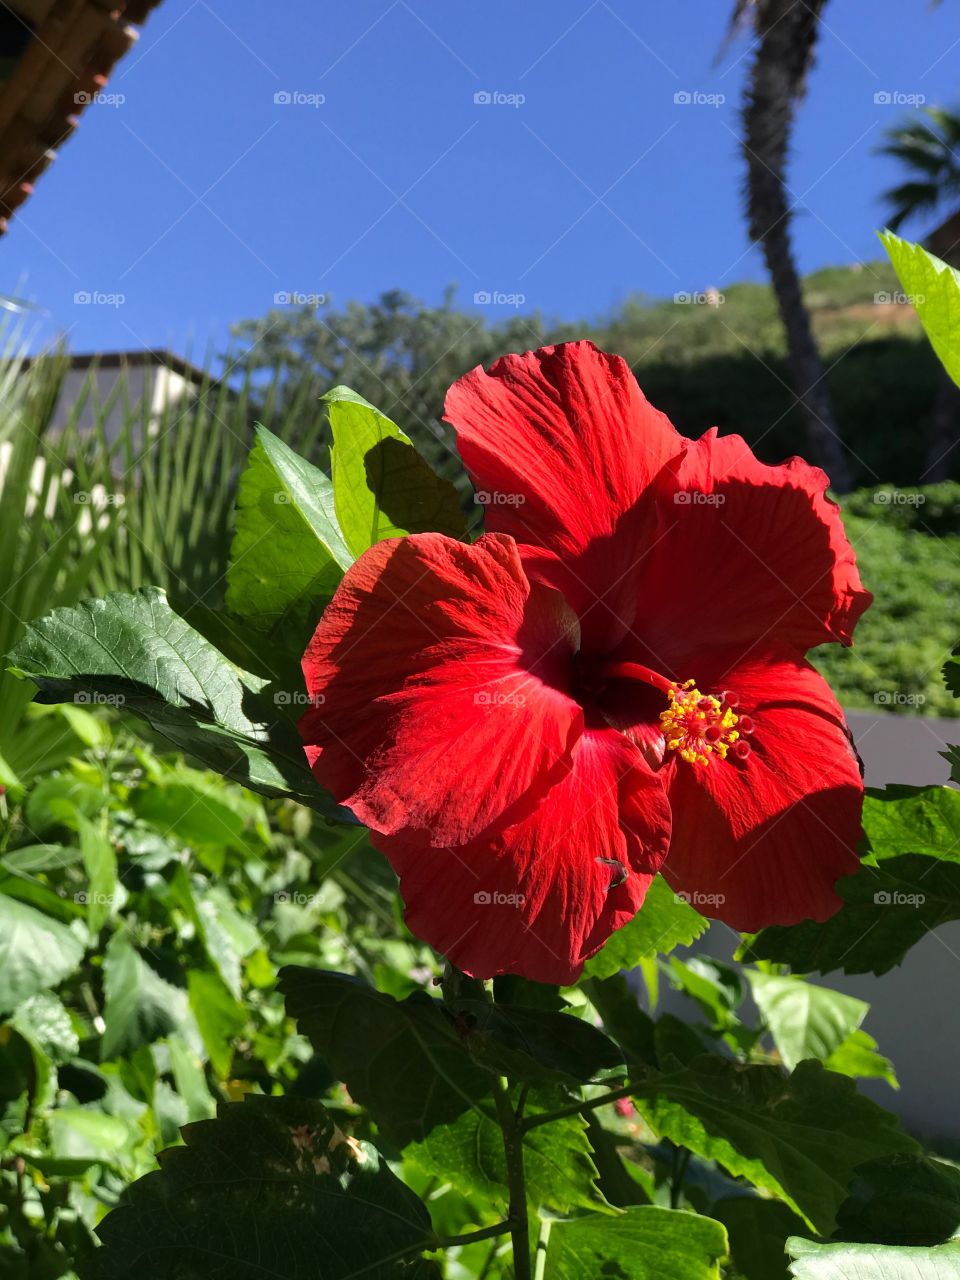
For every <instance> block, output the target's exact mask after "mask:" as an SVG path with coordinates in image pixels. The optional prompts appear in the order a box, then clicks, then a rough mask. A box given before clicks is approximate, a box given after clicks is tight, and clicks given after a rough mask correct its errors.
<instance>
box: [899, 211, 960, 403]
mask: <svg viewBox="0 0 960 1280" xmlns="http://www.w3.org/2000/svg"><path fill="white" fill-rule="evenodd" d="M880 239H881V241H882V242H883V247H884V248H885V249H886V251H887V253H888V254H889V255H890V261H891V262H892V263H893V268H894V270H895V271H896V273H897V275H898V276H899V277H900V283H901V284H902V285H903V288H904V291H905V292H906V293H907V294H908V295H909V296H910V301H911V302H912V303H913V306H914V308H915V309H916V312H917V315H918V316H919V317H920V323H921V324H922V325H923V327H924V329H925V330H926V334H927V337H928V338H929V339H930V342H931V345H932V346H933V349H934V351H935V352H936V353H937V356H938V357H939V359H940V362H941V364H942V365H943V367H944V368H945V369H946V371H947V373H949V375H950V377H951V378H952V379H953V380H954V382H956V383H957V385H958V386H960V272H957V271H955V270H954V269H953V267H950V266H948V265H947V263H945V262H943V261H941V259H940V258H936V257H934V255H933V254H932V253H929V252H928V251H927V250H926V249H924V248H923V247H922V246H921V245H919V244H912V243H911V242H910V241H909V240H902V239H901V238H900V237H899V236H895V235H894V234H893V232H892V231H882V232H881V233H880Z"/></svg>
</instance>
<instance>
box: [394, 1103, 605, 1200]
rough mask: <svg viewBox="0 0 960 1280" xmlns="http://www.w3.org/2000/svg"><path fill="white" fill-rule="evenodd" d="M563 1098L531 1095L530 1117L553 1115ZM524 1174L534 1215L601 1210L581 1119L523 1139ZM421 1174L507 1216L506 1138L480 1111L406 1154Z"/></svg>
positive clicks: (442, 1128)
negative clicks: (452, 1187)
mask: <svg viewBox="0 0 960 1280" xmlns="http://www.w3.org/2000/svg"><path fill="white" fill-rule="evenodd" d="M563 1101H564V1098H563V1096H562V1095H560V1094H557V1095H556V1096H553V1093H552V1091H547V1092H544V1093H543V1094H540V1093H539V1092H537V1091H534V1092H532V1093H531V1094H530V1095H529V1097H528V1101H527V1114H528V1115H534V1114H536V1112H537V1111H538V1110H539V1111H547V1110H551V1109H552V1108H553V1107H555V1106H556V1105H557V1104H558V1103H559V1104H562V1103H563ZM523 1150H524V1173H525V1184H526V1193H527V1200H528V1202H529V1204H530V1208H531V1211H533V1212H536V1210H537V1209H539V1208H543V1209H546V1210H550V1211H552V1212H556V1213H570V1212H573V1211H574V1210H576V1209H594V1210H596V1209H598V1208H601V1207H602V1206H603V1197H602V1196H601V1195H600V1193H599V1192H598V1190H597V1188H596V1185H595V1183H596V1178H597V1167H596V1165H595V1164H594V1162H593V1155H592V1152H591V1150H590V1143H589V1141H588V1139H587V1126H586V1123H585V1121H584V1120H583V1119H582V1117H580V1116H576V1115H574V1116H564V1117H563V1118H562V1119H559V1120H554V1121H551V1122H550V1124H542V1125H538V1126H537V1127H536V1128H535V1129H531V1130H530V1132H529V1134H527V1136H526V1137H525V1139H524V1143H523ZM404 1160H405V1161H406V1160H410V1161H412V1162H413V1164H415V1165H416V1166H417V1167H418V1168H419V1169H420V1170H422V1172H423V1173H425V1174H427V1175H429V1176H431V1177H435V1178H438V1179H440V1180H441V1181H442V1182H450V1183H452V1184H453V1186H455V1187H456V1188H457V1190H458V1191H460V1192H461V1194H463V1195H465V1196H469V1197H471V1198H473V1197H477V1198H479V1199H480V1200H481V1201H482V1202H483V1203H484V1204H486V1205H489V1206H490V1208H491V1210H492V1211H493V1212H494V1213H496V1214H497V1216H501V1217H502V1216H503V1215H505V1214H506V1212H507V1208H508V1204H507V1202H508V1198H509V1190H508V1186H507V1165H506V1160H505V1157H504V1151H503V1134H502V1132H501V1131H500V1126H499V1125H498V1124H497V1122H496V1121H495V1120H493V1119H491V1118H488V1117H487V1116H485V1115H483V1114H481V1113H479V1112H476V1111H467V1112H464V1114H463V1115H461V1116H460V1117H459V1118H458V1119H457V1120H456V1121H454V1122H453V1123H452V1124H444V1125H438V1126H437V1127H436V1128H434V1129H433V1130H432V1131H431V1132H430V1133H429V1134H428V1136H427V1137H426V1138H425V1139H424V1141H423V1142H418V1143H413V1144H411V1145H410V1146H408V1147H407V1148H406V1149H405V1151H404Z"/></svg>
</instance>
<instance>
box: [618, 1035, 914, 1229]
mask: <svg viewBox="0 0 960 1280" xmlns="http://www.w3.org/2000/svg"><path fill="white" fill-rule="evenodd" d="M632 1096H633V1099H634V1101H635V1103H636V1105H637V1107H638V1108H639V1110H640V1111H641V1112H642V1114H643V1115H644V1116H645V1117H646V1119H647V1120H648V1121H649V1123H650V1125H651V1126H652V1127H653V1129H654V1130H655V1131H656V1132H657V1133H659V1134H661V1135H662V1136H663V1137H666V1138H669V1139H670V1140H671V1142H674V1143H676V1144H677V1145H678V1146H683V1147H687V1148H689V1150H691V1151H694V1152H696V1153H697V1155H699V1156H701V1157H703V1158H705V1159H708V1160H716V1161H717V1162H718V1163H719V1164H720V1165H722V1166H723V1168H725V1169H727V1170H728V1171H729V1172H730V1173H732V1174H734V1175H735V1176H741V1177H745V1178H747V1179H748V1180H749V1181H750V1182H752V1183H753V1185H754V1186H757V1187H762V1188H764V1189H765V1190H768V1191H771V1192H773V1194H775V1195H777V1196H780V1197H781V1198H782V1199H783V1200H784V1201H785V1202H786V1204H787V1205H789V1207H790V1208H791V1209H794V1210H795V1211H796V1212H797V1213H799V1214H800V1215H801V1216H802V1217H803V1218H804V1219H805V1220H806V1221H807V1222H808V1223H809V1224H810V1226H811V1227H813V1228H814V1229H815V1230H817V1231H820V1232H821V1233H822V1234H829V1233H830V1231H831V1230H832V1229H833V1226H834V1223H835V1219H836V1214H837V1210H838V1209H839V1208H840V1206H841V1205H842V1203H843V1201H844V1199H845V1198H846V1189H847V1184H848V1183H849V1181H850V1179H851V1177H852V1176H853V1171H854V1169H855V1168H856V1167H857V1165H859V1164H862V1163H863V1162H864V1161H865V1160H870V1159H873V1158H875V1157H877V1156H881V1155H892V1154H894V1153H896V1152H900V1151H904V1152H911V1151H914V1150H916V1143H915V1142H914V1141H913V1139H911V1138H909V1137H907V1135H906V1134H904V1133H902V1132H901V1131H900V1129H899V1126H898V1125H897V1124H896V1122H895V1121H894V1119H893V1117H892V1116H891V1115H890V1114H889V1113H888V1112H885V1111H883V1110H882V1109H881V1108H880V1107H878V1106H877V1105H876V1103H873V1102H870V1101H869V1100H868V1099H867V1098H864V1097H861V1096H859V1095H858V1094H857V1093H856V1090H855V1087H854V1085H853V1082H852V1081H850V1080H847V1079H846V1078H844V1077H843V1076H838V1075H834V1074H833V1073H831V1072H828V1071H825V1070H824V1069H823V1067H821V1066H820V1064H819V1063H817V1062H809V1061H808V1062H802V1063H801V1064H800V1066H799V1067H798V1068H797V1069H796V1071H794V1072H793V1074H792V1075H790V1076H788V1075H786V1074H785V1073H784V1072H781V1071H780V1070H779V1069H778V1068H776V1067H764V1066H746V1067H743V1066H739V1065H737V1064H736V1063H732V1062H728V1061H725V1060H724V1059H722V1058H719V1057H716V1056H705V1057H702V1058H698V1059H695V1060H694V1062H692V1063H691V1064H690V1065H689V1066H688V1067H686V1068H684V1069H683V1070H681V1071H677V1072H672V1073H670V1074H665V1075H663V1076H658V1077H654V1078H652V1079H650V1080H649V1081H644V1082H643V1083H641V1084H639V1085H637V1086H636V1087H635V1088H634V1090H633V1094H632Z"/></svg>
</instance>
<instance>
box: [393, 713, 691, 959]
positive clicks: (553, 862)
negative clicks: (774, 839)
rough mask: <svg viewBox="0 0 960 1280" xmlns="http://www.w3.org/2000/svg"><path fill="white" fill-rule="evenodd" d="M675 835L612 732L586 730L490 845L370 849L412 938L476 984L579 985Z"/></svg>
mask: <svg viewBox="0 0 960 1280" xmlns="http://www.w3.org/2000/svg"><path fill="white" fill-rule="evenodd" d="M669 834H670V810H669V806H668V804H667V800H666V796H665V794H664V791H663V787H662V785H661V782H660V779H659V777H658V776H657V775H656V774H655V773H653V772H652V771H651V770H650V768H649V766H648V765H647V764H646V762H645V761H644V760H643V757H642V756H641V755H640V753H639V752H638V751H637V749H636V748H635V747H634V746H633V745H632V744H631V743H630V742H628V741H627V739H626V738H624V737H623V736H622V735H621V734H619V733H617V732H616V731H614V730H612V729H588V730H587V731H586V732H585V733H584V735H583V737H582V738H581V739H580V741H579V743H578V744H577V748H576V752H575V754H574V759H573V767H572V769H571V771H570V773H569V774H568V775H567V776H566V778H564V780H563V781H562V782H559V783H557V785H556V786H555V787H553V788H552V789H551V790H550V791H549V793H548V794H547V795H546V796H545V797H544V799H543V800H542V801H541V803H540V805H539V807H538V808H537V809H536V810H535V811H534V812H533V813H532V814H531V815H530V816H529V817H527V818H525V819H524V820H523V821H521V822H519V823H517V824H516V825H514V826H512V827H509V828H507V829H506V830H505V831H504V832H502V834H501V835H499V836H498V837H497V838H496V839H495V840H493V841H491V842H489V843H475V844H472V845H469V846H463V847H460V848H455V849H445V850H438V849H431V848H424V847H422V846H419V847H418V846H417V845H416V844H415V843H412V842H411V841H410V840H409V839H408V838H406V837H405V836H399V837H383V836H376V835H375V836H374V837H373V841H374V843H375V844H376V845H377V847H378V848H379V849H381V850H382V851H383V852H384V853H385V854H386V855H387V857H388V858H389V859H390V861H391V863H392V864H393V867H394V869H395V870H396V871H397V873H398V875H399V876H400V892H401V894H402V896H403V899H404V902H405V903H406V921H407V924H408V925H409V927H410V929H411V930H412V931H413V932H414V933H415V934H417V936H418V937H420V938H423V939H424V940H425V941H426V942H429V943H430V945H431V946H433V947H434V948H435V949H436V950H437V951H439V952H440V953H441V954H442V955H445V956H446V957H447V959H449V960H450V961H451V962H452V963H453V964H455V965H456V966H457V967H458V968H459V969H461V970H463V972H465V973H468V974H471V975H472V976H473V977H476V978H490V977H493V976H494V975H495V974H498V973H516V974H521V975H522V976H523V977H526V978H530V979H532V980H533V981H535V982H557V983H570V982H574V981H576V979H577V977H578V976H579V974H580V971H581V969H582V968H583V963H584V961H585V960H587V959H588V958H589V957H590V956H591V955H593V954H594V952H596V951H597V950H599V948H600V947H601V946H602V945H603V943H604V942H605V941H606V940H607V938H608V937H609V936H610V934H611V933H613V931H614V930H615V929H619V928H620V927H621V926H622V925H624V924H626V923H627V921H628V920H630V919H631V918H632V917H633V916H634V915H635V913H636V911H637V909H638V908H639V906H640V904H641V903H642V902H643V899H644V896H645V894H646V891H647V887H648V886H649V884H650V881H651V880H652V879H653V876H654V874H655V873H656V871H657V870H658V868H659V866H660V864H661V862H662V860H663V857H664V854H665V852H666V848H667V843H668V840H669Z"/></svg>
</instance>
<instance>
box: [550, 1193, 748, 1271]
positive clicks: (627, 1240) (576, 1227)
mask: <svg viewBox="0 0 960 1280" xmlns="http://www.w3.org/2000/svg"><path fill="white" fill-rule="evenodd" d="M726 1252H727V1239H726V1232H725V1231H724V1229H723V1226H722V1225H721V1224H720V1223H719V1222H714V1221H713V1219H712V1218H704V1217H700V1216H699V1215H697V1214H692V1213H682V1212H680V1211H679V1210H676V1209H661V1208H657V1207H655V1206H654V1205H641V1206H631V1208H629V1209H626V1210H625V1211H624V1212H623V1213H622V1214H621V1215H620V1216H619V1217H616V1218H607V1217H602V1216H600V1215H598V1214H588V1215H587V1216H585V1217H582V1218H575V1219H573V1220H572V1221H570V1222H555V1223H553V1224H552V1227H551V1230H550V1235H549V1238H548V1243H547V1258H546V1268H545V1270H544V1272H543V1275H544V1277H545V1280H587V1277H594V1276H598V1277H599V1276H609V1277H610V1280H717V1277H719V1275H720V1269H719V1262H720V1259H721V1258H722V1257H724V1255H725V1254H726ZM538 1274H539V1273H538Z"/></svg>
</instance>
